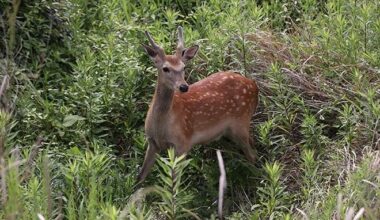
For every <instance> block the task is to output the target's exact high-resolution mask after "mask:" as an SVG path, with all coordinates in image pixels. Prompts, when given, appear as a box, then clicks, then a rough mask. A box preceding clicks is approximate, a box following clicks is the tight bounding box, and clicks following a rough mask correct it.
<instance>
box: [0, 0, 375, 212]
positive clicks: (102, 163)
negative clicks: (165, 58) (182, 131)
mask: <svg viewBox="0 0 380 220" xmlns="http://www.w3.org/2000/svg"><path fill="white" fill-rule="evenodd" d="M0 9H1V10H0V27H1V29H0V35H1V39H2V40H1V42H0V71H1V90H0V98H1V102H0V107H1V111H0V125H1V127H0V168H1V169H0V180H1V182H0V189H1V203H0V216H1V218H3V219H36V218H39V219H180V218H183V219H189V218H190V219H191V218H195V219H216V216H217V214H216V213H217V211H216V210H217V197H218V180H219V170H218V167H217V163H216V157H215V156H216V155H215V149H216V148H219V149H222V150H223V155H224V160H225V167H226V172H227V190H226V193H225V198H224V209H223V210H224V215H225V217H226V218H227V219H360V218H362V219H378V218H379V217H380V212H379V210H380V209H379V207H380V202H379V199H378V198H379V195H380V188H379V185H380V178H379V173H380V165H379V164H380V156H379V152H378V150H379V148H380V124H379V123H380V122H379V121H380V53H379V51H380V38H379V36H380V3H379V2H378V1H375V0H368V1H356V0H347V1H343V0H329V1H316V0H296V1H290V0H272V1H259V0H258V1H238V0H232V1H216V0H212V1H198V0H194V1H169V0H164V1H147V0H142V1H138V2H137V1H126V0H122V1H116V0H109V1H83V0H65V1H46V0H32V1H21V0H11V1H8V0H0ZM178 25H181V26H183V27H184V35H185V40H186V41H187V42H188V43H190V42H191V43H196V44H198V45H200V51H199V54H198V56H197V58H195V59H194V61H193V62H192V63H191V64H189V65H188V67H187V69H186V74H187V81H188V82H189V83H193V82H196V81H197V80H199V79H202V78H204V77H206V76H208V75H210V74H212V73H214V72H217V71H222V70H234V71H237V72H240V73H241V74H243V75H245V76H246V77H248V78H252V79H255V80H256V81H257V83H258V85H259V88H260V102H259V107H258V110H257V113H256V114H255V115H254V116H253V119H252V135H253V136H254V140H255V146H256V148H257V149H258V155H259V159H258V162H257V163H256V164H255V165H251V164H249V163H248V162H247V161H246V160H245V159H244V156H242V153H241V152H239V151H238V150H237V149H238V148H235V146H232V145H231V143H230V142H229V141H227V140H222V141H219V142H214V143H211V144H208V145H204V146H197V147H195V148H194V149H192V151H191V152H190V154H189V155H188V156H187V157H186V158H184V157H179V158H176V157H174V153H173V151H168V153H167V155H166V154H164V152H163V154H162V155H161V157H160V159H159V162H157V163H156V165H155V169H154V170H153V172H152V173H151V174H150V175H149V177H148V179H147V180H146V181H145V183H144V184H143V185H136V183H135V178H136V174H137V172H138V169H139V166H140V165H141V164H142V161H143V154H144V151H145V149H146V145H147V143H146V141H145V137H144V131H143V125H144V117H145V114H146V112H147V108H148V104H149V101H150V99H151V97H152V94H153V92H154V86H155V79H156V70H155V69H153V68H152V64H151V63H150V61H149V58H148V57H147V56H146V55H145V54H144V52H143V49H142V48H141V46H140V45H141V44H142V43H145V42H146V39H145V37H144V31H145V30H148V31H150V32H151V34H152V35H153V36H154V37H155V40H156V41H157V42H159V43H160V44H161V45H163V47H164V48H165V50H167V52H169V50H170V49H171V48H173V46H174V44H175V42H176V40H175V37H176V36H175V30H176V28H177V26H178ZM187 45H188V44H187Z"/></svg>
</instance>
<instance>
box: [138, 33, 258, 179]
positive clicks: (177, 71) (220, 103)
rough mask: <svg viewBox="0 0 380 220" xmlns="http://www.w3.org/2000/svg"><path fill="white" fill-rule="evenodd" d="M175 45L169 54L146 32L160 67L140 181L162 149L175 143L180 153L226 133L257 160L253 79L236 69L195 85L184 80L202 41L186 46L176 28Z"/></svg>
mask: <svg viewBox="0 0 380 220" xmlns="http://www.w3.org/2000/svg"><path fill="white" fill-rule="evenodd" d="M177 32H178V41H177V48H176V50H175V53H174V54H173V55H166V54H165V52H164V50H163V48H162V47H160V46H159V45H157V44H156V42H155V41H154V39H153V38H152V37H151V35H150V33H149V32H148V31H145V35H146V37H147V38H148V40H149V43H150V45H146V44H142V46H143V48H144V49H145V51H146V53H147V54H148V56H149V57H150V59H151V60H152V61H153V63H154V66H155V67H156V68H157V71H158V77H157V82H156V87H155V92H154V95H153V98H152V101H151V103H150V106H149V110H148V112H147V116H146V119H145V135H146V139H147V142H148V148H147V150H146V153H145V158H144V162H143V165H142V168H141V169H140V172H139V174H138V176H137V181H138V183H141V182H142V181H143V180H144V179H145V178H146V176H147V175H148V173H149V172H150V169H151V168H152V166H153V165H154V163H155V159H156V155H157V154H159V153H160V151H161V150H165V149H167V148H169V147H173V148H174V150H175V153H176V155H177V156H179V155H183V154H185V155H186V154H187V153H188V152H189V151H190V150H191V148H192V147H193V146H194V145H197V144H205V143H208V142H210V141H213V140H216V139H218V138H220V137H222V136H225V137H227V138H229V139H231V140H232V141H233V142H234V143H236V144H237V145H238V146H241V147H242V150H243V153H244V154H245V156H246V158H247V160H248V161H249V162H250V163H254V162H255V160H256V151H255V149H254V148H253V139H252V138H251V137H250V121H251V117H252V116H253V114H254V113H255V111H256V107H257V104H258V94H259V89H258V87H257V84H256V82H255V80H251V79H248V78H246V77H244V76H242V75H240V74H239V73H236V72H233V71H224V72H217V73H214V74H212V75H210V76H208V77H207V78H204V79H202V80H200V81H198V82H196V83H194V84H192V85H189V84H188V83H187V82H186V81H185V71H184V68H185V64H186V63H187V62H188V61H190V60H191V59H192V58H194V57H195V55H196V54H197V52H198V49H199V46H198V45H193V46H191V47H188V48H185V45H184V38H183V29H182V27H181V26H179V27H178V30H177Z"/></svg>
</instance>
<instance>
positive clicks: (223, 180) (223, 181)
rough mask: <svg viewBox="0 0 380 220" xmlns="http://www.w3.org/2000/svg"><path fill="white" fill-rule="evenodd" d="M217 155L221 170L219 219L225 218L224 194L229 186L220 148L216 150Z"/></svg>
mask: <svg viewBox="0 0 380 220" xmlns="http://www.w3.org/2000/svg"><path fill="white" fill-rule="evenodd" d="M216 155H217V156H218V165H219V170H220V177H219V198H218V216H219V219H223V195H224V190H225V189H226V187H227V181H226V170H225V169H224V162H223V157H222V153H221V152H220V150H217V151H216Z"/></svg>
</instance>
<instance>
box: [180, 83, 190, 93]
mask: <svg viewBox="0 0 380 220" xmlns="http://www.w3.org/2000/svg"><path fill="white" fill-rule="evenodd" d="M187 90H189V86H188V85H186V84H181V85H180V86H179V91H181V92H187Z"/></svg>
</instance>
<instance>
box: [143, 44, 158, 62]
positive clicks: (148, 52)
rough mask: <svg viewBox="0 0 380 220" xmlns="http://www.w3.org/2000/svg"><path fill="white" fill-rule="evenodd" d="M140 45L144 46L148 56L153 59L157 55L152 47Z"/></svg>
mask: <svg viewBox="0 0 380 220" xmlns="http://www.w3.org/2000/svg"><path fill="white" fill-rule="evenodd" d="M142 46H143V47H144V49H145V51H146V53H147V54H148V55H149V56H150V58H152V59H154V58H155V57H156V56H157V55H158V52H157V51H156V50H155V49H153V48H152V47H150V46H148V45H145V44H142Z"/></svg>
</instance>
